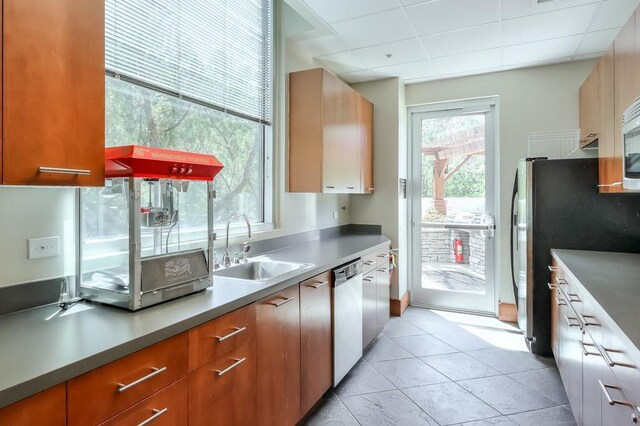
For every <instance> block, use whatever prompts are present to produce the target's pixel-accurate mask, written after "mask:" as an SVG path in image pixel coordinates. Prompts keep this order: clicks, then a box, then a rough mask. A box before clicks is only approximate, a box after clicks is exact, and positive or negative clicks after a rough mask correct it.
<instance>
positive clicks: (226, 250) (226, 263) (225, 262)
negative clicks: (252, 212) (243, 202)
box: [222, 212, 251, 268]
mask: <svg viewBox="0 0 640 426" xmlns="http://www.w3.org/2000/svg"><path fill="white" fill-rule="evenodd" d="M236 215H238V216H242V218H243V219H244V221H245V222H246V223H247V238H251V223H249V218H247V216H246V215H245V214H244V213H240V212H235V213H232V214H231V215H229V218H228V219H227V235H226V238H227V240H226V243H225V246H224V256H223V257H222V266H224V267H225V268H226V267H229V266H231V259H229V225H231V219H233V218H234V216H236Z"/></svg>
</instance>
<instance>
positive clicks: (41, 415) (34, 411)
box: [0, 383, 67, 426]
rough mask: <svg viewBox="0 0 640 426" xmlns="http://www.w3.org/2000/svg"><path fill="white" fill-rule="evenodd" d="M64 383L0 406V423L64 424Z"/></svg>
mask: <svg viewBox="0 0 640 426" xmlns="http://www.w3.org/2000/svg"><path fill="white" fill-rule="evenodd" d="M66 389H67V388H66V384H65V383H62V384H60V385H58V386H55V387H53V388H50V389H47V390H45V391H42V392H40V393H38V394H35V395H33V396H31V397H29V398H27V399H23V400H22V401H18V402H16V403H15V404H11V405H9V406H7V407H4V408H0V425H16V426H19V425H42V426H65V425H66V424H67V407H66Z"/></svg>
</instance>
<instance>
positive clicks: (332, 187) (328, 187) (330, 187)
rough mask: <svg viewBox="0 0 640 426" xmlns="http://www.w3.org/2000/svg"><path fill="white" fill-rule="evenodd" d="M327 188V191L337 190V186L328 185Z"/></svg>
mask: <svg viewBox="0 0 640 426" xmlns="http://www.w3.org/2000/svg"><path fill="white" fill-rule="evenodd" d="M326 188H327V189H336V187H335V186H329V185H327V186H326Z"/></svg>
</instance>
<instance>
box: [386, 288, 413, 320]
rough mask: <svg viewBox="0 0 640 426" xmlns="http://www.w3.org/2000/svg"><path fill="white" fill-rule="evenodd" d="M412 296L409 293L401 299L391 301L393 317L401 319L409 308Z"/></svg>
mask: <svg viewBox="0 0 640 426" xmlns="http://www.w3.org/2000/svg"><path fill="white" fill-rule="evenodd" d="M410 298H411V294H410V293H409V292H408V291H407V292H405V293H404V294H403V295H402V297H401V298H400V299H391V315H393V316H396V317H400V316H402V314H403V313H404V311H405V310H406V309H407V306H409V299H410Z"/></svg>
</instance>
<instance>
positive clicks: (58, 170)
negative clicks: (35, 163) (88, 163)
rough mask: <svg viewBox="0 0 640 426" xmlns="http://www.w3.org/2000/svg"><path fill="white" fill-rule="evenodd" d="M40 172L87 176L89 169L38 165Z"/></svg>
mask: <svg viewBox="0 0 640 426" xmlns="http://www.w3.org/2000/svg"><path fill="white" fill-rule="evenodd" d="M38 172H40V173H58V174H63V175H83V176H88V175H90V174H91V170H85V169H64V168H61V167H43V166H40V167H38Z"/></svg>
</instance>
